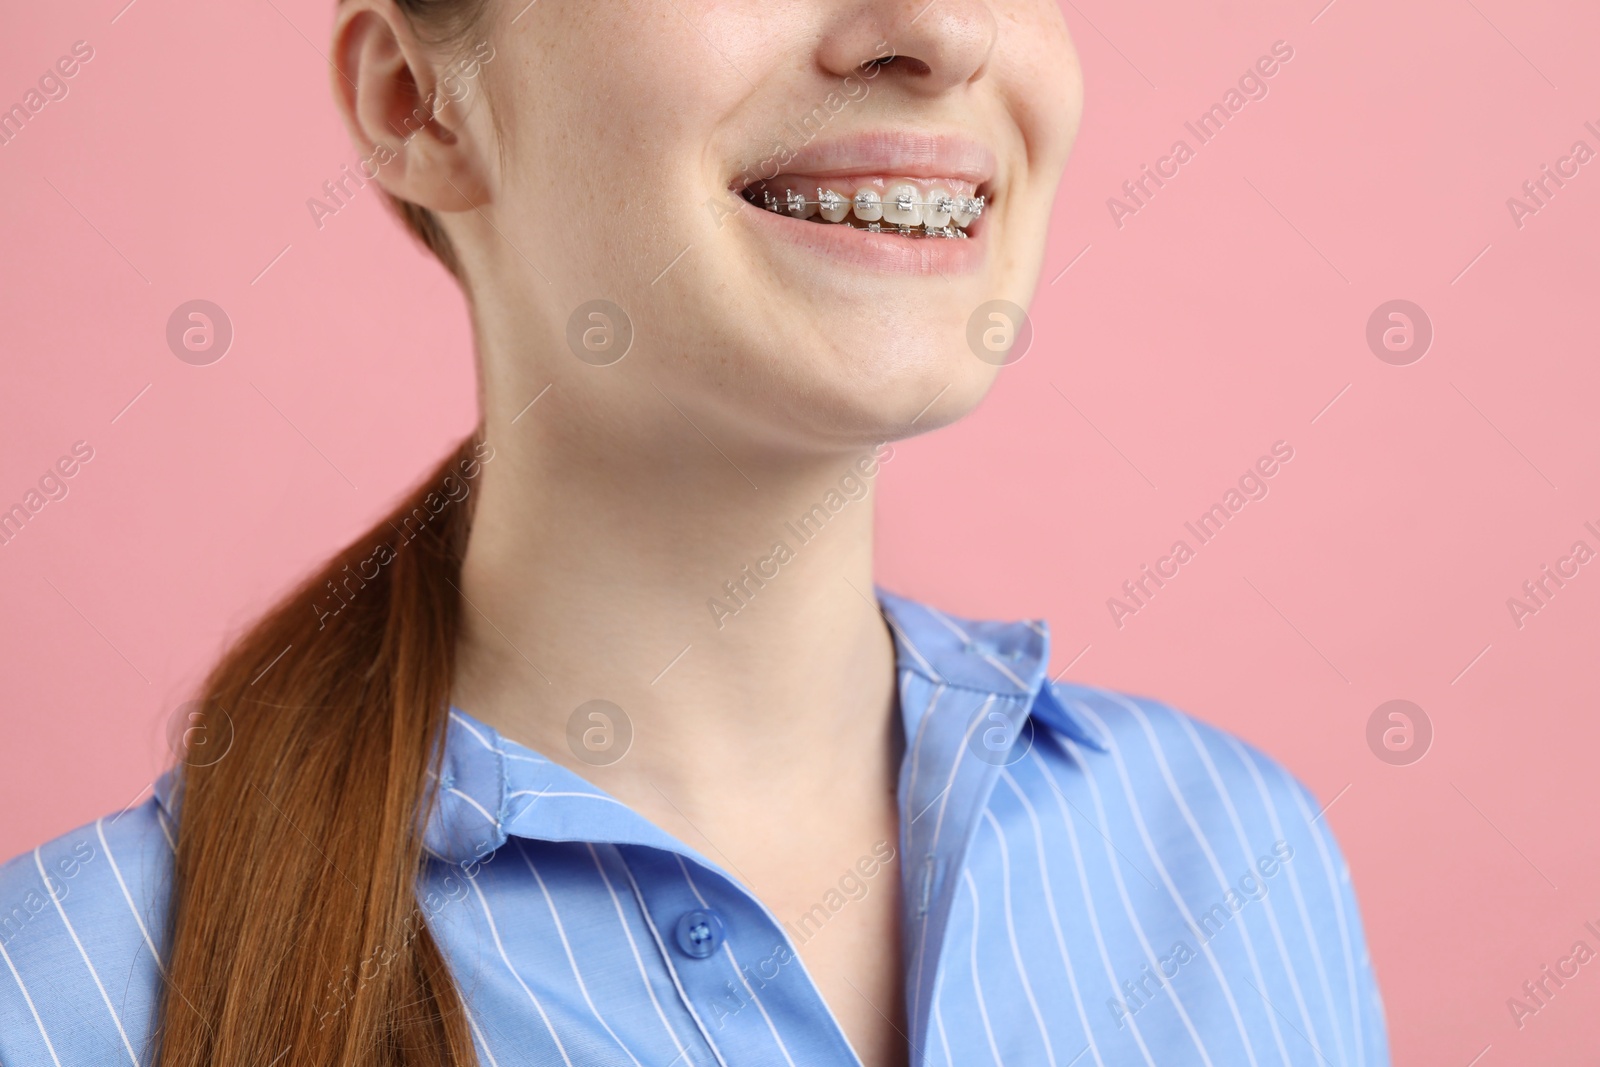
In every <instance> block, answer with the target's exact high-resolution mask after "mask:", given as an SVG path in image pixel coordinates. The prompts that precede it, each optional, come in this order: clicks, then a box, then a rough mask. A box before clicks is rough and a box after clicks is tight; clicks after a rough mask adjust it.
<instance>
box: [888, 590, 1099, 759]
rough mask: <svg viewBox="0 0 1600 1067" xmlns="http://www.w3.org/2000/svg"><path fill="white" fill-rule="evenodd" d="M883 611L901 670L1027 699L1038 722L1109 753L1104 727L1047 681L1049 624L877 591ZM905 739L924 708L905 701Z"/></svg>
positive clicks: (940, 682) (942, 682)
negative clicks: (987, 617) (966, 615)
mask: <svg viewBox="0 0 1600 1067" xmlns="http://www.w3.org/2000/svg"><path fill="white" fill-rule="evenodd" d="M877 594H878V602H879V603H880V604H881V605H882V606H883V616H884V618H885V620H887V621H888V623H889V628H890V630H891V631H893V633H894V642H895V652H896V658H897V660H898V667H899V670H900V671H911V672H912V673H914V674H918V675H920V676H922V677H923V678H926V679H927V680H928V681H930V682H933V683H935V684H936V685H947V686H954V687H957V688H961V689H970V690H974V691H976V692H979V693H993V694H995V695H997V696H1006V697H1023V698H1025V699H1026V700H1027V701H1028V702H1030V703H1031V709H1030V714H1031V715H1032V717H1033V718H1034V719H1035V720H1037V721H1038V722H1039V723H1040V724H1041V725H1044V726H1048V727H1050V728H1051V729H1054V730H1059V731H1060V732H1062V733H1064V734H1066V735H1067V736H1068V737H1071V738H1072V739H1073V740H1074V741H1077V742H1079V743H1080V744H1083V745H1087V746H1088V747H1090V748H1092V749H1094V750H1095V751H1097V752H1105V751H1107V748H1106V745H1105V742H1104V741H1103V740H1102V738H1101V737H1100V732H1099V730H1098V729H1097V728H1096V727H1095V726H1094V725H1093V724H1092V723H1090V722H1089V720H1088V719H1086V718H1085V717H1084V716H1083V715H1081V714H1080V713H1078V712H1077V711H1075V710H1073V709H1072V708H1070V707H1068V706H1067V704H1066V703H1065V702H1063V701H1062V700H1061V698H1060V697H1059V696H1058V695H1057V694H1056V691H1055V687H1054V685H1053V684H1051V683H1049V682H1047V681H1046V680H1045V675H1046V672H1047V670H1048V668H1049V665H1050V627H1049V626H1048V624H1046V623H1045V622H1044V620H1042V619H1024V620H1022V621H1019V622H981V621H974V620H971V619H963V618H958V617H955V616H952V615H947V614H945V613H944V612H941V611H938V610H937V609H935V608H931V607H928V606H927V605H925V604H919V603H917V602H916V601H914V600H908V599H906V598H905V597H901V596H896V595H895V594H893V593H891V592H889V591H888V590H886V589H883V588H881V587H879V588H878V590H877ZM900 713H901V716H902V720H903V722H904V724H905V730H906V737H907V739H911V738H915V737H916V736H917V728H918V726H919V725H920V722H919V719H920V717H921V714H922V707H921V706H920V705H918V706H910V705H908V704H907V702H906V701H904V700H902V701H901V708H900Z"/></svg>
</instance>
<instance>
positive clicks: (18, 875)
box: [0, 591, 1389, 1067]
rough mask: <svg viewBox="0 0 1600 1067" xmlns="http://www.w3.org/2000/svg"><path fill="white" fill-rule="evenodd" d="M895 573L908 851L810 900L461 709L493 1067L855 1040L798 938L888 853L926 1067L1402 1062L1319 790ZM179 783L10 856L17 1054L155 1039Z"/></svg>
mask: <svg viewBox="0 0 1600 1067" xmlns="http://www.w3.org/2000/svg"><path fill="white" fill-rule="evenodd" d="M879 596H880V600H881V602H882V604H883V607H884V611H885V616H886V617H887V618H888V620H889V622H890V625H891V627H892V629H893V631H894V635H895V644H896V652H897V658H898V668H899V694H900V712H901V715H902V717H903V720H904V725H905V736H906V737H907V738H908V739H909V741H908V744H907V751H906V754H905V759H904V762H903V764H902V768H901V773H900V783H899V801H900V815H901V830H900V840H899V841H898V842H897V843H893V844H891V843H888V842H885V843H882V844H881V845H880V846H879V848H878V849H877V850H876V851H874V852H868V853H865V854H864V855H863V856H862V858H861V860H860V861H858V863H857V864H856V865H855V867H854V868H852V869H851V870H849V871H846V872H843V873H842V874H841V877H840V879H839V882H838V885H837V888H836V889H830V890H828V891H827V892H826V893H825V894H823V895H822V896H821V897H820V898H819V901H818V904H817V905H816V906H815V907H813V908H812V909H811V911H810V912H808V913H806V914H805V915H802V916H790V917H784V918H780V917H778V916H776V915H774V914H772V912H771V911H769V910H768V909H767V908H766V907H765V906H764V905H763V904H762V903H761V901H759V900H758V899H757V898H756V897H755V896H754V895H753V894H752V893H751V892H750V891H749V890H748V889H747V888H745V887H744V885H742V884H741V882H740V881H739V880H738V879H737V878H735V877H733V876H732V875H731V874H729V873H728V871H726V870H724V869H723V868H722V867H721V866H719V865H718V864H717V863H715V862H713V861H712V860H710V859H708V858H707V857H705V856H703V855H701V854H700V853H698V852H696V851H695V850H694V849H692V848H690V847H688V846H687V845H685V844H683V843H682V842H681V841H679V840H677V839H676V838H674V837H672V836H671V835H669V834H667V833H665V832H664V831H662V830H660V829H658V828H657V827H656V826H655V825H654V824H652V823H650V822H649V821H647V820H646V819H645V818H644V817H643V816H641V815H640V814H638V813H637V812H635V811H634V810H632V809H631V808H629V807H627V806H626V805H624V804H622V803H621V802H620V801H618V800H616V799H615V798H613V797H611V796H609V795H608V794H606V793H605V792H603V791H602V790H600V789H597V788H595V787H594V786H593V785H591V784H589V783H588V782H587V781H585V780H584V779H583V778H581V777H579V776H578V775H576V774H574V773H572V772H571V771H568V770H566V769H565V768H563V767H562V766H560V765H559V764H557V763H554V762H552V761H550V760H549V759H546V758H545V757H543V756H541V755H539V754H538V753H536V752H534V751H532V750H530V749H528V748H525V747H523V746H522V745H519V744H517V743H515V742H513V741H509V740H507V739H506V738H504V737H502V736H500V735H499V734H498V733H496V732H495V731H494V730H492V729H490V728H489V727H488V726H486V725H484V724H483V723H480V722H478V721H477V720H475V719H473V718H472V717H471V716H470V715H468V714H466V713H464V712H462V711H460V710H459V709H452V711H451V714H450V719H449V725H448V728H447V730H448V732H447V737H446V743H445V750H444V754H443V761H442V764H441V766H440V783H439V784H440V786H441V791H440V793H441V795H440V802H439V804H438V807H437V809H436V811H435V812H434V814H433V816H432V818H431V820H430V822H429V823H428V826H427V828H426V836H425V842H426V847H427V852H428V856H429V858H428V860H427V863H426V868H425V870H424V871H423V873H422V875H421V878H420V882H419V887H418V900H419V909H420V914H421V916H422V917H423V919H424V920H425V921H426V922H427V924H428V927H429V929H430V930H431V931H432V933H433V935H434V936H435V938H436V939H437V940H438V942H439V944H440V946H441V948H442V950H443V952H444V954H445V957H446V959H447V960H449V962H450V965H451V968H452V971H453V973H454V975H455V978H456V981H457V984H458V987H459V988H460V990H461V992H462V995H463V997H464V999H465V1002H466V1004H467V1007H468V1015H469V1019H470V1022H471V1028H472V1034H473V1039H474V1042H475V1045H476V1048H477V1050H478V1055H479V1057H480V1060H481V1063H482V1064H485V1065H488V1067H510V1065H512V1064H537V1065H540V1067H546V1065H553V1064H561V1065H566V1067H590V1065H600V1064H605V1065H619V1067H620V1065H631V1067H644V1065H647V1064H648V1065H650V1067H668V1065H673V1067H676V1065H683V1067H713V1065H717V1064H721V1065H725V1067H758V1065H759V1067H771V1065H775V1064H781V1065H785V1067H832V1065H839V1067H843V1065H848V1064H856V1063H858V1062H859V1061H858V1060H857V1058H856V1056H855V1054H854V1053H853V1052H852V1050H851V1049H850V1046H849V1044H848V1042H847V1041H846V1039H845V1037H844V1034H843V1032H842V1031H841V1029H840V1027H839V1025H838V1023H837V1022H836V1021H835V1019H834V1016H833V1014H832V1012H831V1011H830V1010H829V1007H828V1005H827V1004H826V1003H824V1001H823V1000H822V998H821V996H820V995H819V993H818V991H817V987H816V985H815V984H814V983H813V981H812V980H811V978H810V976H809V975H808V974H807V972H806V969H805V966H804V964H803V962H802V960H801V957H800V954H799V946H801V945H803V943H804V942H805V940H806V939H808V938H809V937H812V936H815V935H816V934H817V933H818V931H819V929H820V928H821V927H822V926H823V925H824V924H826V922H827V921H828V920H829V918H830V917H831V916H832V915H833V914H836V913H837V912H838V911H839V910H841V909H843V908H847V907H849V906H850V904H851V901H852V900H859V899H860V898H861V896H863V895H864V894H865V893H867V892H871V891H877V892H887V891H889V888H888V887H887V886H882V885H879V884H876V883H875V879H876V878H878V877H879V876H881V874H882V871H883V870H885V869H889V868H887V867H885V863H886V862H887V861H888V860H892V859H893V858H894V857H895V853H896V852H898V856H899V860H900V865H899V867H900V884H899V885H898V886H897V887H894V888H895V889H896V890H897V891H898V892H899V893H900V894H901V900H902V902H903V909H902V910H903V922H904V929H905V938H904V940H905V959H904V965H905V995H906V1015H907V1020H908V1023H909V1026H908V1031H907V1033H906V1039H907V1042H908V1046H909V1048H910V1053H911V1062H912V1064H913V1065H919V1067H920V1065H940V1067H956V1065H959V1067H977V1065H984V1064H994V1065H996V1067H999V1065H1006V1067H1021V1065H1036V1064H1037V1065H1044V1067H1087V1065H1089V1064H1094V1065H1097V1067H1108V1065H1119V1067H1120V1065H1124V1064H1134V1065H1136V1064H1151V1065H1153V1064H1161V1065H1163V1067H1165V1065H1169V1064H1170V1065H1188V1064H1203V1065H1210V1064H1215V1065H1217V1067H1241V1065H1256V1064H1262V1065H1265V1064H1294V1065H1302V1064H1303V1065H1308V1067H1309V1065H1314V1064H1337V1065H1347V1064H1348V1065H1356V1067H1384V1065H1386V1064H1387V1063H1388V1062H1389V1057H1388V1045H1387V1037H1386V1031H1385V1025H1384V1017H1383V1006H1382V1003H1381V1001H1380V999H1379V995H1378V989H1377V984H1376V981H1375V980H1374V977H1373V972H1372V967H1371V963H1370V961H1369V959H1368V955H1367V949H1366V944H1365V938H1364V936H1363V933H1362V925H1361V919H1360V916H1359V914H1358V912H1357V907H1356V900H1355V897H1354V894H1353V892H1352V889H1351V883H1350V872H1349V869H1348V867H1347V866H1346V865H1345V861H1344V859H1343V857H1342V856H1341V855H1340V852H1339V848H1338V846H1337V844H1335V842H1334V839H1333V836H1332V834H1331V833H1330V832H1329V830H1328V826H1327V822H1326V820H1325V819H1323V818H1321V817H1319V811H1318V804H1317V801H1316V800H1315V799H1314V798H1313V797H1312V796H1311V795H1310V794H1309V793H1308V792H1307V791H1306V789H1305V788H1304V787H1303V786H1301V785H1300V784H1299V783H1298V782H1297V781H1296V780H1295V779H1293V778H1292V777H1290V775H1289V774H1288V773H1287V772H1285V771H1284V769H1283V768H1282V767H1280V766H1279V765H1278V764H1277V763H1275V762H1273V761H1272V760H1270V759H1268V758H1267V757H1265V756H1263V755H1262V754H1261V753H1259V752H1257V751H1256V750H1254V749H1253V748H1251V747H1250V746H1248V745H1246V744H1244V743H1242V742H1240V741H1238V740H1237V739H1235V738H1233V737H1231V736H1229V735H1228V734H1226V733H1223V732H1221V731H1219V730H1216V729H1214V728H1212V727H1209V726H1206V725H1204V724H1203V723H1200V722H1197V721H1195V720H1193V719H1191V718H1189V717H1187V716H1185V715H1183V714H1182V713H1180V712H1177V711H1175V710H1173V709H1172V708H1169V707H1167V706H1165V705H1163V704H1161V703H1159V702H1157V701H1154V700H1150V699H1147V698H1143V697H1132V696H1127V695H1123V694H1120V693H1115V692H1110V691H1106V690H1102V689H1096V688H1091V687H1088V686H1081V685H1076V684H1057V683H1050V682H1048V681H1047V680H1046V673H1045V672H1046V664H1047V663H1048V658H1049V634H1048V631H1047V630H1046V628H1045V627H1044V626H1043V625H1042V624H1040V623H1036V622H1021V623H991V622H970V621H965V620H960V619H955V618H952V617H949V616H947V615H944V614H942V613H939V612H937V611H934V610H932V609H930V608H927V607H924V606H921V605H918V604H916V603H913V602H911V601H908V600H904V599H901V598H898V597H895V596H892V595H890V594H888V593H885V592H882V591H880V593H879ZM172 804H173V796H172V792H171V776H170V775H168V776H167V777H164V778H163V779H162V780H161V781H160V782H159V783H158V784H157V786H156V789H155V790H154V796H153V797H152V798H151V799H150V800H147V801H145V802H144V803H143V804H141V805H140V806H137V807H134V808H130V809H128V810H126V811H124V812H122V813H121V814H119V815H117V816H114V817H110V816H108V817H107V818H104V819H101V820H98V821H97V822H95V823H94V824H93V825H90V826H86V827H84V828H82V829H80V830H78V831H75V832H73V833H70V834H67V835H65V836H64V837H61V838H59V839H57V840H55V841H53V842H51V843H49V844H46V845H42V846H40V847H39V848H37V849H34V850H33V851H32V852H30V853H27V854H25V855H22V856H19V857H17V858H16V859H14V860H12V861H11V862H10V863H8V864H6V865H5V866H4V867H3V868H0V965H3V970H4V973H0V1062H3V1063H4V1064H7V1065H9V1067H35V1065H42V1064H55V1065H69V1064H70V1065H90V1064H93V1065H100V1064H106V1065H110V1064H121V1063H133V1064H136V1065H137V1064H147V1063H150V1062H152V1060H153V1058H154V1056H153V1047H152V1041H153V1033H152V1031H153V1015H152V1012H153V1011H154V1009H155V1008H156V1005H157V1000H158V995H159V990H160V967H161V965H162V960H163V958H164V956H163V943H162V940H163V939H162V931H163V930H164V929H165V921H164V910H165V908H166V905H167V898H168V888H167V887H168V883H169V879H170V871H171V863H172V845H173V840H174V834H175V832H176V824H175V821H174V819H175V815H174V812H173V810H172ZM380 962H381V961H364V962H363V964H362V969H368V967H369V965H370V966H374V967H375V966H378V965H380ZM353 980H355V981H359V980H360V979H359V974H358V975H357V976H356V977H355V978H354V979H353ZM346 995H348V991H347V990H337V989H336V990H330V991H329V993H328V995H327V997H326V1000H327V1004H326V1006H325V1011H326V1012H328V1013H329V1014H333V1013H337V1012H338V1011H340V1010H342V1006H343V1001H342V997H343V996H346ZM261 1051H262V1052H263V1053H264V1055H263V1062H266V1061H268V1060H270V1059H271V1057H272V1056H273V1055H274V1054H276V1053H277V1052H278V1051H279V1050H275V1049H263V1050H261ZM290 1062H292V1058H291V1060H290Z"/></svg>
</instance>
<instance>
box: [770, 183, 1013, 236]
mask: <svg viewBox="0 0 1600 1067" xmlns="http://www.w3.org/2000/svg"><path fill="white" fill-rule="evenodd" d="M879 182H881V179H878V180H875V181H874V183H873V185H868V186H866V187H863V188H861V189H857V190H856V192H855V193H854V195H852V194H850V193H847V192H842V191H841V190H839V189H838V188H828V187H826V186H817V187H816V199H815V200H812V199H809V198H808V197H807V196H806V194H805V193H802V192H801V191H800V190H798V189H793V188H784V185H785V184H786V183H784V182H782V180H781V179H780V180H779V182H778V185H777V188H778V190H779V191H778V192H776V193H774V192H773V191H772V190H771V189H763V190H762V191H761V193H760V195H759V197H758V196H757V195H756V192H755V190H753V189H752V190H748V191H746V193H745V197H746V199H748V200H750V201H751V202H752V203H754V204H757V205H758V206H760V207H764V208H766V209H767V210H768V211H772V212H777V213H782V214H786V215H788V216H790V217H791V218H796V219H817V220H818V221H820V222H825V223H842V224H845V225H848V226H851V227H853V228H855V229H858V230H866V231H867V232H869V233H892V234H898V235H900V236H902V237H945V238H964V237H966V236H968V235H967V233H966V232H965V231H966V227H968V226H970V225H971V224H972V222H973V221H974V220H975V219H977V218H978V217H979V216H980V215H982V214H983V208H984V203H985V198H984V197H981V196H964V195H962V194H961V191H960V190H961V186H960V185H959V184H958V185H957V186H956V191H954V192H952V191H951V189H950V188H949V187H948V186H944V185H933V186H930V187H928V188H927V189H923V188H922V187H921V186H919V185H916V184H914V183H912V182H908V181H899V182H890V183H888V184H887V185H885V186H883V187H882V188H883V191H882V193H881V194H880V192H879V191H878V188H875V187H874V186H876V185H878V183H879ZM846 188H848V186H847V187H846ZM967 188H970V186H968V187H967Z"/></svg>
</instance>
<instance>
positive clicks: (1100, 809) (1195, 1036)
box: [1061, 737, 1213, 1067]
mask: <svg viewBox="0 0 1600 1067" xmlns="http://www.w3.org/2000/svg"><path fill="white" fill-rule="evenodd" d="M1061 743H1062V744H1063V745H1066V746H1067V751H1068V752H1071V753H1072V758H1073V759H1074V760H1075V761H1076V762H1077V764H1078V766H1079V767H1081V768H1083V780H1084V781H1085V782H1086V783H1088V786H1089V796H1090V797H1091V798H1093V800H1094V813H1095V815H1096V817H1098V818H1099V820H1100V824H1101V825H1100V827H1097V829H1099V831H1100V836H1101V838H1102V839H1103V840H1104V841H1105V845H1106V863H1107V864H1108V865H1109V866H1110V868H1111V879H1112V881H1114V882H1116V883H1117V894H1118V895H1119V896H1121V897H1122V910H1123V911H1125V912H1126V913H1127V915H1128V921H1129V922H1130V923H1131V924H1132V925H1133V933H1134V936H1136V937H1137V938H1138V939H1139V947H1140V948H1142V949H1144V955H1145V960H1146V961H1147V962H1148V963H1149V964H1150V965H1151V966H1153V967H1154V968H1155V969H1156V970H1157V971H1160V970H1161V962H1160V961H1159V960H1157V959H1156V954H1155V950H1154V949H1152V948H1151V947H1150V939H1149V938H1148V937H1146V936H1145V932H1144V924H1143V923H1141V922H1140V921H1139V915H1138V911H1137V909H1135V908H1134V906H1133V900H1132V899H1131V898H1130V897H1129V896H1128V887H1127V885H1126V884H1125V883H1124V882H1123V881H1122V868H1121V867H1118V866H1117V860H1118V858H1119V857H1118V856H1117V855H1116V854H1115V852H1116V850H1115V849H1113V848H1112V847H1111V838H1110V837H1108V836H1107V835H1106V832H1105V829H1104V826H1105V825H1106V808H1105V801H1103V800H1102V799H1101V797H1100V785H1099V783H1097V782H1096V781H1095V780H1094V775H1093V774H1092V773H1090V771H1089V768H1088V766H1087V765H1086V764H1085V763H1084V762H1083V753H1082V752H1080V751H1079V749H1078V746H1077V744H1076V743H1075V742H1073V741H1072V740H1071V739H1070V738H1066V737H1063V738H1061ZM1114 750H1115V749H1113V751H1114ZM1111 984H1112V985H1113V986H1115V985H1116V982H1115V981H1113V982H1112V983H1111ZM1161 985H1162V988H1164V989H1165V990H1166V991H1167V996H1168V997H1169V998H1170V999H1171V1000H1172V1006H1173V1007H1174V1008H1176V1009H1177V1010H1178V1018H1179V1019H1181V1020H1182V1021H1183V1028H1184V1029H1185V1030H1187V1031H1189V1037H1190V1039H1192V1040H1193V1041H1194V1047H1195V1050H1196V1051H1198V1052H1199V1053H1200V1059H1201V1060H1202V1061H1203V1062H1204V1063H1205V1064H1206V1067H1213V1065H1212V1063H1211V1054H1210V1053H1209V1052H1207V1051H1206V1045H1205V1042H1204V1041H1201V1040H1200V1032H1199V1031H1198V1030H1196V1029H1195V1028H1194V1021H1193V1020H1192V1019H1190V1018H1189V1012H1188V1011H1187V1010H1186V1009H1185V1008H1184V1006H1183V1001H1182V1000H1181V999H1180V998H1179V997H1178V991H1177V990H1176V989H1175V988H1173V985H1172V983H1171V982H1162V983H1161Z"/></svg>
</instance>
